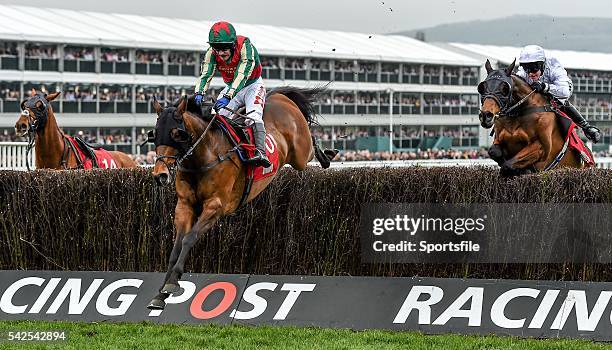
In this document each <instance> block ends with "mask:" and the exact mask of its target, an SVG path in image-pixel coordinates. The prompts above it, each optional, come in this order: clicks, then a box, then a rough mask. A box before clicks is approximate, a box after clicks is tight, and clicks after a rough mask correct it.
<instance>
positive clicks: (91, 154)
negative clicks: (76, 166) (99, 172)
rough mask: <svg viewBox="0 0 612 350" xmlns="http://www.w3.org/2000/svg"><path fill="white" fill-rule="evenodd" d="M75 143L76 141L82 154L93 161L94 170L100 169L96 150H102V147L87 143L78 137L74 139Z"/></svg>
mask: <svg viewBox="0 0 612 350" xmlns="http://www.w3.org/2000/svg"><path fill="white" fill-rule="evenodd" d="M74 141H76V142H75V143H76V145H77V147H78V148H79V149H80V150H81V152H83V154H84V155H85V157H86V158H89V159H91V161H92V162H93V166H94V168H99V165H98V160H97V157H96V153H95V150H96V149H100V148H102V146H101V145H94V144H90V143H88V142H85V141H84V140H83V139H81V138H80V137H78V136H76V137H74Z"/></svg>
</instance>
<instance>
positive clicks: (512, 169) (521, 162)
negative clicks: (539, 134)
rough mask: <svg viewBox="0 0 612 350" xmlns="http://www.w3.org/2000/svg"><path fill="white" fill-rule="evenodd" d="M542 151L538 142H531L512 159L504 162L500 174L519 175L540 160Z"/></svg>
mask: <svg viewBox="0 0 612 350" xmlns="http://www.w3.org/2000/svg"><path fill="white" fill-rule="evenodd" d="M543 153H544V150H543V149H542V144H541V143H540V142H539V141H536V142H532V143H530V144H528V145H527V146H525V147H524V148H523V149H521V150H520V151H519V152H518V153H517V154H516V155H515V156H514V157H512V158H511V159H508V160H507V161H505V162H504V164H503V165H502V167H501V174H502V175H505V176H513V175H520V174H521V172H522V170H525V171H526V170H528V169H526V168H528V167H530V166H532V165H534V164H535V163H537V162H538V160H540V159H541V158H542V154H543Z"/></svg>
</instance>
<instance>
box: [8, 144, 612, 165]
mask: <svg viewBox="0 0 612 350" xmlns="http://www.w3.org/2000/svg"><path fill="white" fill-rule="evenodd" d="M27 145H28V144H27V142H0V170H27V168H26V161H25V160H26V148H27ZM595 161H596V162H597V167H598V168H602V169H612V157H599V158H596V159H595ZM309 165H312V166H319V163H317V162H312V163H310V164H309ZM474 165H480V166H497V165H496V163H495V162H494V161H492V160H491V159H418V160H390V161H356V162H333V163H332V165H331V167H332V168H334V169H341V168H360V167H370V168H381V167H390V168H401V167H410V166H422V167H448V166H474ZM30 167H31V168H34V150H33V149H32V152H31V153H30Z"/></svg>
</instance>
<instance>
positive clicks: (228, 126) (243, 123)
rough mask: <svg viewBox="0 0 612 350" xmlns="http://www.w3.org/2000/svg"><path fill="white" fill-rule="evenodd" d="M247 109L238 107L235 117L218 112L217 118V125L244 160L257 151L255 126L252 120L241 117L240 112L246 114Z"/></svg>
mask: <svg viewBox="0 0 612 350" xmlns="http://www.w3.org/2000/svg"><path fill="white" fill-rule="evenodd" d="M245 110H246V108H245V107H242V108H240V109H238V111H237V114H236V117H234V118H227V117H224V116H222V115H221V114H217V118H216V119H215V122H216V124H217V126H218V127H219V128H220V129H221V130H223V132H224V133H225V135H226V136H227V138H228V139H229V141H230V143H232V144H233V145H234V147H236V149H237V150H238V156H240V160H241V161H243V162H245V161H246V160H247V159H249V158H251V157H252V156H253V155H254V152H255V139H254V137H253V127H252V123H249V122H250V121H251V120H250V119H248V118H243V117H240V114H242V115H244V112H245Z"/></svg>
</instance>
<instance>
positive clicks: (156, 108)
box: [151, 95, 163, 117]
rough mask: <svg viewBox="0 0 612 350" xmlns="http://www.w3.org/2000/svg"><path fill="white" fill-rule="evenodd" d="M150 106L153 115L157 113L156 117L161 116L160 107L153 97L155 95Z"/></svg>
mask: <svg viewBox="0 0 612 350" xmlns="http://www.w3.org/2000/svg"><path fill="white" fill-rule="evenodd" d="M151 104H152V105H153V109H154V110H155V113H157V116H158V117H159V116H161V112H162V111H163V108H162V106H161V105H160V104H159V101H157V98H156V97H155V95H153V100H152V101H151Z"/></svg>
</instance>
